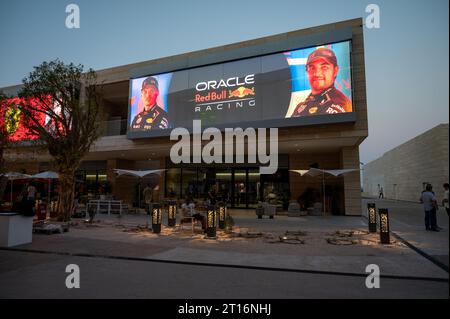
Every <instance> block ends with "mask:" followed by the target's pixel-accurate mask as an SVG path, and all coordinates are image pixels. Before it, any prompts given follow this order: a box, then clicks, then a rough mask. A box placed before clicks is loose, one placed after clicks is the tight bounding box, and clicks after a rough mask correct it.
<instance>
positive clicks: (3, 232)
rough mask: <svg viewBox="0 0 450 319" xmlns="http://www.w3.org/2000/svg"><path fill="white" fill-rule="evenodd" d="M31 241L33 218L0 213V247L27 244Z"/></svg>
mask: <svg viewBox="0 0 450 319" xmlns="http://www.w3.org/2000/svg"><path fill="white" fill-rule="evenodd" d="M32 240H33V216H31V217H29V216H22V215H20V214H17V213H0V247H13V246H17V245H23V244H29V243H31V242H32Z"/></svg>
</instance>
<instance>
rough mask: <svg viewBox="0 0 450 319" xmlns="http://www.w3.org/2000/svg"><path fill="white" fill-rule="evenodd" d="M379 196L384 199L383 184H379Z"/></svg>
mask: <svg viewBox="0 0 450 319" xmlns="http://www.w3.org/2000/svg"><path fill="white" fill-rule="evenodd" d="M378 198H381V199H384V191H383V186H381V187H380V184H378Z"/></svg>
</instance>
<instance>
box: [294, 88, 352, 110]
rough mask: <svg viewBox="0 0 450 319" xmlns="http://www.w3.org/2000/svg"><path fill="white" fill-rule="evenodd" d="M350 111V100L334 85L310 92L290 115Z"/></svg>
mask: <svg viewBox="0 0 450 319" xmlns="http://www.w3.org/2000/svg"><path fill="white" fill-rule="evenodd" d="M351 111H352V102H351V101H350V100H349V98H348V97H346V96H345V95H344V94H343V93H342V92H341V91H339V90H338V89H336V88H335V87H334V86H332V87H330V88H328V89H326V90H325V91H323V92H322V93H320V94H312V93H311V94H310V95H308V97H307V98H306V100H305V101H303V102H301V103H299V104H298V105H297V106H296V108H295V110H294V113H292V117H299V116H308V115H319V114H320V115H321V114H336V113H346V112H351Z"/></svg>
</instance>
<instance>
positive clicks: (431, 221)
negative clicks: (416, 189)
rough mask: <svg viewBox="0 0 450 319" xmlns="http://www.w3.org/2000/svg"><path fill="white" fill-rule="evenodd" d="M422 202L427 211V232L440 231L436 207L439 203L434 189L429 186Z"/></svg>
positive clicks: (422, 196)
mask: <svg viewBox="0 0 450 319" xmlns="http://www.w3.org/2000/svg"><path fill="white" fill-rule="evenodd" d="M419 200H420V202H421V203H422V204H423V208H424V210H425V228H426V230H431V231H437V232H438V231H439V227H438V226H437V221H436V207H437V201H436V197H435V196H434V192H433V187H432V186H431V184H427V186H426V188H425V191H423V192H422V195H421V196H420V199H419Z"/></svg>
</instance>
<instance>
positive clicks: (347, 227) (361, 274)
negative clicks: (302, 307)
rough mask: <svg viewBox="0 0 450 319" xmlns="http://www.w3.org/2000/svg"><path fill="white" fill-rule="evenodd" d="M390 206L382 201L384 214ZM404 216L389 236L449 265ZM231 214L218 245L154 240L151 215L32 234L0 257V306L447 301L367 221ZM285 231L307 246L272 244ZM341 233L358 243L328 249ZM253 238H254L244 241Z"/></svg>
mask: <svg viewBox="0 0 450 319" xmlns="http://www.w3.org/2000/svg"><path fill="white" fill-rule="evenodd" d="M363 204H365V202H364V203H363ZM388 204H389V205H391V204H390V203H388V202H377V205H380V206H378V207H381V205H384V206H386V207H387V205H388ZM396 205H398V206H396ZM398 207H400V208H401V207H403V206H402V204H401V203H400V204H398V203H393V204H392V205H391V206H389V208H390V212H391V230H393V231H394V232H401V235H402V237H403V236H404V237H407V238H408V239H409V240H411V241H412V240H419V237H418V236H424V237H422V238H424V239H427V240H428V242H427V243H425V242H424V243H422V246H421V247H424V249H426V245H428V246H429V247H430V250H427V252H433V256H445V254H447V258H448V242H447V246H445V245H444V243H441V241H443V238H445V236H447V240H448V232H441V233H433V234H431V233H427V232H425V231H423V234H422V233H419V232H420V230H419V227H420V225H419V224H418V223H419V221H420V218H419V214H420V210H417V209H415V210H414V212H415V213H414V214H413V215H414V218H413V217H410V215H411V213H404V212H403V209H405V208H401V209H398ZM405 211H406V212H410V211H412V210H411V208H410V207H409V208H408V207H407V208H406V209H405ZM231 213H232V215H233V216H234V219H235V223H236V226H235V228H234V232H235V234H234V235H229V234H225V233H223V232H218V235H219V236H218V239H217V240H210V239H205V238H204V236H203V234H201V233H200V232H197V233H195V234H192V233H191V232H190V230H189V228H188V227H186V228H185V229H184V230H180V229H177V228H176V229H172V228H167V227H164V226H163V230H162V232H161V234H159V235H157V234H153V233H152V232H151V231H146V230H144V229H142V228H137V227H136V226H137V225H141V226H143V225H145V223H146V221H147V216H145V215H129V216H126V217H123V218H120V219H119V218H117V216H106V215H99V219H100V222H98V223H95V224H94V225H92V226H91V225H86V224H84V223H80V224H79V225H78V226H74V227H72V228H71V230H70V232H68V233H64V234H58V235H50V236H48V235H38V234H35V235H34V236H33V243H32V244H29V245H22V246H19V247H15V249H16V250H14V251H12V250H11V251H5V250H0V297H9V296H11V297H12V296H17V297H20V296H37V297H52V296H59V297H62V298H77V297H81V296H82V297H90V296H93V297H94V298H95V297H99V298H101V297H108V298H116V297H126V298H130V297H131V298H134V297H135V298H303V297H308V298H338V297H342V298H386V297H392V298H448V272H446V271H445V270H443V269H442V268H440V267H438V266H436V264H434V263H433V262H431V261H430V260H428V259H427V258H424V257H423V256H421V255H420V254H418V253H417V252H415V251H414V250H412V249H410V248H409V247H408V246H406V245H405V244H403V243H402V242H401V241H398V240H396V239H395V238H393V241H392V243H391V245H380V244H379V242H378V241H379V238H378V236H379V235H378V234H368V233H367V231H366V230H367V220H366V218H365V217H345V216H323V217H321V216H306V217H295V218H294V217H287V216H276V217H275V219H273V220H271V219H262V220H260V219H257V218H256V215H254V213H252V212H242V211H231ZM408 214H409V215H408ZM441 226H444V227H445V224H443V223H441ZM286 231H291V232H292V231H302V232H303V234H302V236H299V237H298V238H300V239H301V240H303V244H286V243H281V242H277V243H276V242H274V239H277V238H278V237H279V236H281V235H283V234H285V232H286ZM336 231H339V232H341V234H342V233H343V232H344V231H352V232H353V235H352V237H350V239H351V240H352V243H351V244H349V245H332V244H330V243H329V242H328V241H327V239H329V238H338V239H346V238H345V237H339V236H337V235H336ZM248 232H251V234H253V235H256V237H255V238H246V237H243V236H238V235H239V234H248ZM257 233H261V234H260V235H259V236H258V235H257ZM415 233H419V235H417V234H415ZM432 235H437V236H440V237H437V236H434V237H433V236H432ZM408 236H410V237H408ZM414 236H415V237H414ZM405 239H406V238H405ZM68 263H78V264H79V265H80V268H81V270H82V273H83V275H82V276H83V278H84V279H83V282H84V287H83V288H84V289H80V290H67V289H66V288H65V286H64V278H65V276H66V275H67V274H65V273H64V269H65V265H67V264H68ZM368 264H376V265H378V266H379V267H380V272H381V276H382V277H381V278H382V288H381V289H367V288H366V287H365V284H364V280H365V276H366V275H367V274H366V273H365V268H366V266H367V265H368ZM211 284H213V285H212V286H211ZM119 287H122V288H119ZM212 287H221V289H216V288H212ZM96 291H99V292H101V293H99V294H97V293H96Z"/></svg>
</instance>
